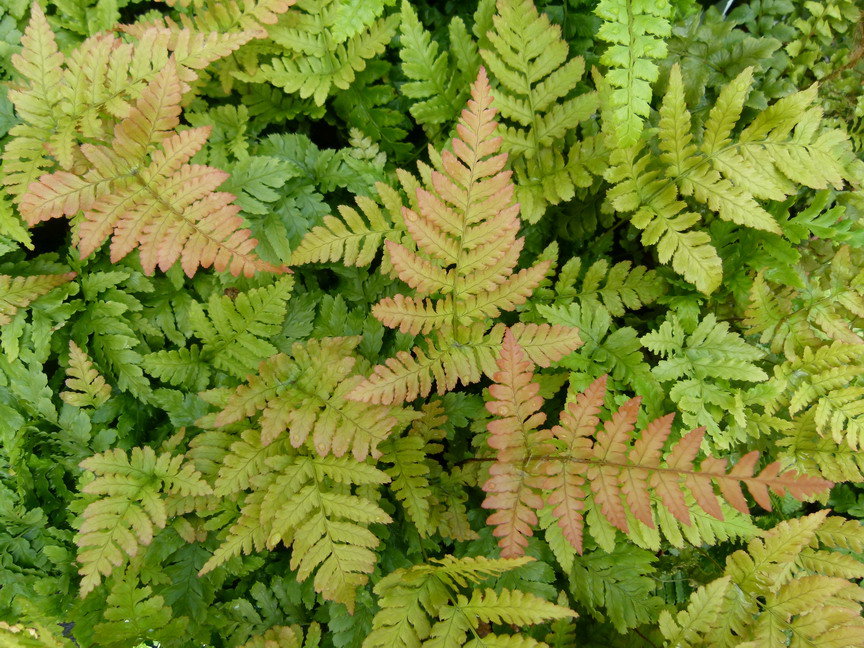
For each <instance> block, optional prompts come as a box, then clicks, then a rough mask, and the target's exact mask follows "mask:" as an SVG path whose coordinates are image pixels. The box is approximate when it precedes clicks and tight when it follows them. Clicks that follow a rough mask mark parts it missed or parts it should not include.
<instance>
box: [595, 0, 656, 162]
mask: <svg viewBox="0 0 864 648" xmlns="http://www.w3.org/2000/svg"><path fill="white" fill-rule="evenodd" d="M594 13H595V14H597V16H599V17H600V18H601V19H602V20H603V22H602V23H601V24H600V29H599V30H598V32H597V37H598V38H600V39H601V40H604V41H606V42H607V43H609V47H608V48H607V49H606V51H605V52H604V53H603V55H602V56H601V57H600V62H601V63H603V65H605V66H606V67H607V68H608V69H609V71H608V72H607V73H606V81H607V82H608V83H609V85H610V86H612V88H613V90H612V92H611V95H610V97H609V99H608V101H609V107H608V109H606V112H605V113H604V116H608V120H609V125H610V126H611V128H612V131H613V132H614V133H615V138H616V140H617V142H618V144H619V145H620V146H622V147H624V148H629V147H631V146H633V145H634V144H635V143H636V142H637V141H638V140H639V136H640V135H641V133H642V122H643V120H644V119H645V118H646V117H648V113H649V111H650V103H651V85H652V84H653V83H654V82H655V81H656V80H657V76H658V69H657V64H656V63H654V61H655V60H657V59H663V58H666V43H665V39H666V38H667V37H668V36H669V35H670V34H671V31H672V30H671V27H670V25H669V18H670V17H671V3H669V2H667V1H666V0H659V1H657V2H639V1H638V0H600V2H599V3H598V4H597V8H596V9H595V10H594Z"/></svg>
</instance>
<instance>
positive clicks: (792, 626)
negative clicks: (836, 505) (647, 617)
mask: <svg viewBox="0 0 864 648" xmlns="http://www.w3.org/2000/svg"><path fill="white" fill-rule="evenodd" d="M826 516H827V511H820V512H819V513H814V514H812V515H809V516H806V517H803V518H798V519H793V520H787V521H785V522H781V523H780V524H778V525H777V526H776V527H774V528H773V529H771V530H769V531H768V532H767V533H766V534H765V535H764V537H763V538H757V539H754V540H751V541H750V543H749V545H748V546H747V550H746V551H743V550H739V551H736V552H735V553H733V554H732V555H730V556H729V557H728V558H727V559H726V569H725V571H724V575H723V576H722V577H721V578H719V579H717V580H716V581H713V582H712V583H709V584H708V585H706V586H703V587H700V588H699V589H698V590H697V591H696V592H695V593H694V594H693V595H692V596H691V599H690V603H689V606H688V608H687V610H686V611H682V612H679V613H678V615H677V618H673V617H672V616H671V615H670V614H668V613H665V614H662V615H661V620H660V629H661V631H662V632H663V634H664V636H665V637H666V639H667V640H669V641H674V642H675V645H680V646H682V647H683V648H690V647H694V648H695V647H701V646H707V645H711V646H720V647H723V648H726V647H731V646H747V647H748V648H750V647H751V646H752V647H753V648H755V647H756V646H763V645H764V646H767V645H784V644H787V642H788V641H789V640H790V639H791V641H792V643H791V644H790V645H807V646H816V647H825V648H827V647H828V646H836V645H838V644H839V645H849V646H852V645H858V644H860V643H861V642H862V641H864V624H862V623H861V617H860V600H861V594H860V590H859V588H858V586H857V584H855V583H853V582H850V580H849V579H853V578H858V577H859V574H860V573H861V569H860V565H859V564H857V562H856V561H854V560H853V561H849V562H848V563H845V561H843V560H842V558H843V556H842V555H838V556H837V557H838V558H840V559H841V560H839V561H833V560H831V559H830V557H831V556H833V555H836V554H833V553H832V552H830V551H828V550H827V549H820V548H819V546H820V544H821V545H825V546H826V547H834V546H838V545H837V544H836V543H837V540H839V541H840V543H843V542H845V541H846V539H847V538H851V539H853V543H854V544H855V545H856V546H861V543H860V540H861V537H862V536H864V534H862V531H861V526H860V524H859V523H858V522H857V521H846V520H843V519H842V518H832V517H826ZM847 525H848V529H847V528H845V527H846V526H847ZM841 529H842V530H841ZM833 530H837V531H839V533H838V538H837V539H836V540H835V539H834V538H832V535H833V533H832V532H833ZM816 555H818V556H819V558H817V559H815V560H814V556H816ZM844 563H845V564H847V565H848V568H844V567H840V565H841V564H844ZM697 615H698V616H697Z"/></svg>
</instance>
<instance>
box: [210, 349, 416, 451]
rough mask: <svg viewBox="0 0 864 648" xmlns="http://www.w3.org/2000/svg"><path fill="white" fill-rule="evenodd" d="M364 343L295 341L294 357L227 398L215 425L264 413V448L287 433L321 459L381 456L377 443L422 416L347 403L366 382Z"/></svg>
mask: <svg viewBox="0 0 864 648" xmlns="http://www.w3.org/2000/svg"><path fill="white" fill-rule="evenodd" d="M359 343H360V338H357V337H353V338H347V337H346V338H324V339H322V340H315V339H311V340H308V341H307V342H302V343H301V342H297V343H295V344H294V345H293V346H292V348H291V355H286V354H281V353H280V354H277V355H274V356H272V357H270V358H269V359H267V360H265V361H264V362H262V363H261V365H260V366H259V367H258V372H257V375H250V376H249V377H248V378H247V382H246V383H245V384H243V385H241V386H240V387H238V388H237V389H236V390H235V391H234V393H233V394H232V395H231V396H229V397H228V399H227V400H226V401H225V402H224V404H223V406H222V409H221V411H220V412H219V413H218V414H217V416H216V418H215V419H214V421H213V425H214V426H216V427H223V426H226V425H229V424H231V423H235V422H237V421H240V420H242V419H244V418H254V417H256V416H257V415H258V414H259V413H260V417H259V418H258V428H259V429H260V431H261V436H260V442H261V445H262V446H267V445H269V444H270V443H272V442H273V441H275V440H276V439H278V438H279V437H280V436H282V435H283V434H285V433H286V432H287V433H288V439H289V441H290V443H291V445H292V446H294V447H295V448H298V447H300V446H301V445H303V444H305V443H306V442H307V440H308V441H309V443H310V449H311V450H313V451H314V452H316V453H317V454H318V455H320V456H326V455H328V454H331V453H332V454H334V455H336V456H337V457H341V456H342V455H344V454H345V453H346V452H348V451H349V450H350V451H351V452H352V453H353V455H354V457H355V458H356V459H357V461H362V460H364V459H365V458H366V457H367V456H368V455H369V454H370V453H371V454H373V455H376V456H377V455H378V454H380V453H379V451H378V449H377V448H378V444H379V443H381V442H382V441H384V440H385V439H386V438H387V437H388V436H389V435H390V434H392V433H393V432H394V431H396V430H397V429H399V427H400V426H404V425H406V424H407V423H408V422H409V421H411V420H412V419H413V418H416V416H417V415H416V414H415V413H413V412H410V411H408V410H404V409H402V408H400V407H392V406H386V405H374V404H370V403H362V402H356V401H350V400H347V399H346V394H348V393H349V392H351V391H352V390H353V389H354V388H355V387H356V386H357V384H358V383H359V382H362V381H363V376H361V375H358V374H357V373H356V370H355V365H356V363H357V358H356V356H354V355H352V351H353V350H354V348H355V347H356V346H357V345H358V344H359Z"/></svg>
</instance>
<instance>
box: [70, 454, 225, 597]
mask: <svg viewBox="0 0 864 648" xmlns="http://www.w3.org/2000/svg"><path fill="white" fill-rule="evenodd" d="M81 467H82V468H84V469H85V470H89V471H91V472H93V473H95V474H96V478H95V479H94V480H93V481H91V482H89V483H87V484H85V485H84V487H83V488H82V489H81V490H82V492H84V493H87V494H89V495H98V496H100V497H99V498H98V499H96V500H95V501H91V502H90V503H89V504H88V505H87V507H86V508H85V509H84V513H83V522H82V523H81V527H80V529H79V530H78V533H77V535H76V537H75V542H76V544H77V545H78V547H79V549H78V562H79V564H80V565H81V567H80V569H79V570H78V573H79V574H81V576H82V577H83V578H82V580H81V596H82V598H83V597H84V596H86V595H87V594H88V593H89V592H90V591H92V590H93V589H94V588H95V587H96V586H97V585H99V583H100V582H101V580H102V576H109V575H110V574H111V572H112V571H113V570H114V567H117V566H120V565H122V564H123V562H124V561H125V560H126V557H127V556H128V557H130V558H131V557H133V556H135V555H136V554H137V553H138V549H139V547H141V546H142V545H148V544H150V542H151V541H152V540H153V535H154V533H155V532H156V530H158V529H164V528H165V525H166V524H167V522H168V511H167V508H166V499H165V497H166V496H170V495H180V496H188V495H206V494H209V493H210V492H211V489H210V487H209V486H208V485H207V483H206V482H205V481H204V480H203V479H202V478H201V475H200V473H198V471H196V470H195V469H194V468H193V467H192V466H191V465H190V464H188V463H184V457H183V456H182V455H181V456H175V455H171V454H170V453H163V454H161V455H158V456H157V455H156V453H155V452H154V451H153V449H152V448H149V447H144V448H137V447H136V448H133V449H132V453H131V455H127V454H126V453H125V452H124V451H123V450H120V449H114V450H107V451H106V452H104V453H102V454H97V455H94V456H93V457H90V458H89V459H85V460H84V461H82V462H81Z"/></svg>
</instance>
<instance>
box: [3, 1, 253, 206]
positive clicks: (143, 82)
mask: <svg viewBox="0 0 864 648" xmlns="http://www.w3.org/2000/svg"><path fill="white" fill-rule="evenodd" d="M135 36H136V37H137V41H136V42H135V43H128V42H124V41H123V40H122V39H121V38H119V37H118V36H115V35H112V34H109V33H105V32H103V33H100V34H96V35H94V36H91V37H90V38H88V39H87V40H85V41H84V42H83V43H81V44H80V45H79V46H78V47H76V48H75V49H73V50H72V51H71V52H70V53H69V55H68V56H66V57H64V56H63V55H62V54H60V53H59V51H58V48H57V44H56V41H55V38H54V34H53V32H52V31H51V28H50V26H49V25H48V22H47V20H46V19H45V16H44V13H43V11H42V9H41V8H40V7H39V5H38V3H33V4H32V5H31V20H30V24H29V25H28V28H27V30H26V32H25V36H24V38H23V40H22V45H23V48H22V51H21V53H20V54H18V55H16V56H15V57H14V58H13V63H14V65H15V68H16V70H17V71H18V73H19V75H20V82H19V84H17V85H16V86H15V87H14V88H13V89H12V90H11V91H10V93H9V98H10V100H11V101H12V102H13V103H14V105H15V109H16V112H17V113H18V115H19V116H20V117H21V118H22V123H20V124H17V125H15V126H14V127H13V128H12V129H11V130H10V135H11V136H12V137H11V139H10V140H9V141H8V142H7V143H6V144H5V147H4V151H3V162H2V169H3V175H4V177H3V184H4V185H6V186H7V187H9V191H10V193H11V194H12V196H13V197H14V198H15V199H16V201H19V202H20V201H21V200H23V198H24V196H25V195H26V194H27V192H28V190H29V189H28V188H29V187H30V185H31V184H32V183H33V182H36V181H37V180H38V179H39V177H40V176H41V175H42V174H43V173H44V172H45V171H46V170H49V169H51V168H54V167H55V165H59V166H60V168H61V169H62V170H64V171H70V172H78V171H79V170H80V169H81V167H82V165H87V164H89V163H91V162H92V161H90V160H89V158H87V157H86V156H84V154H83V151H82V145H83V144H84V143H85V142H86V143H91V144H92V143H94V142H98V143H101V144H104V145H108V144H109V142H111V140H112V137H113V134H114V128H115V126H116V125H117V123H118V121H119V120H122V119H124V118H126V117H128V116H129V114H130V113H131V112H132V110H133V105H134V102H135V101H136V100H137V99H139V97H140V96H141V94H142V92H144V90H145V88H147V87H148V85H147V84H148V82H150V81H152V80H153V79H154V78H155V77H156V76H157V74H158V73H159V72H160V71H162V70H163V69H164V68H165V67H166V66H171V67H174V68H175V69H176V71H177V75H178V78H179V80H180V82H181V89H182V91H184V92H185V91H187V90H188V89H189V87H190V86H189V84H190V83H192V82H193V81H194V80H195V79H196V78H197V76H198V72H199V71H200V70H202V69H203V68H204V67H206V66H207V65H208V64H210V63H211V62H213V61H214V60H216V59H219V58H222V57H225V56H228V55H230V54H231V53H232V52H234V51H235V50H236V49H237V48H238V47H240V46H241V45H242V44H243V43H245V42H247V41H248V40H249V39H250V38H252V37H253V36H254V34H253V33H252V32H243V31H240V32H234V33H228V34H217V33H198V32H194V31H191V30H189V29H177V30H171V29H166V28H165V27H164V26H163V27H159V26H149V27H141V28H140V29H138V30H135ZM92 164H95V162H92ZM102 172H103V173H104V172H105V171H104V170H103V171H102Z"/></svg>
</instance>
